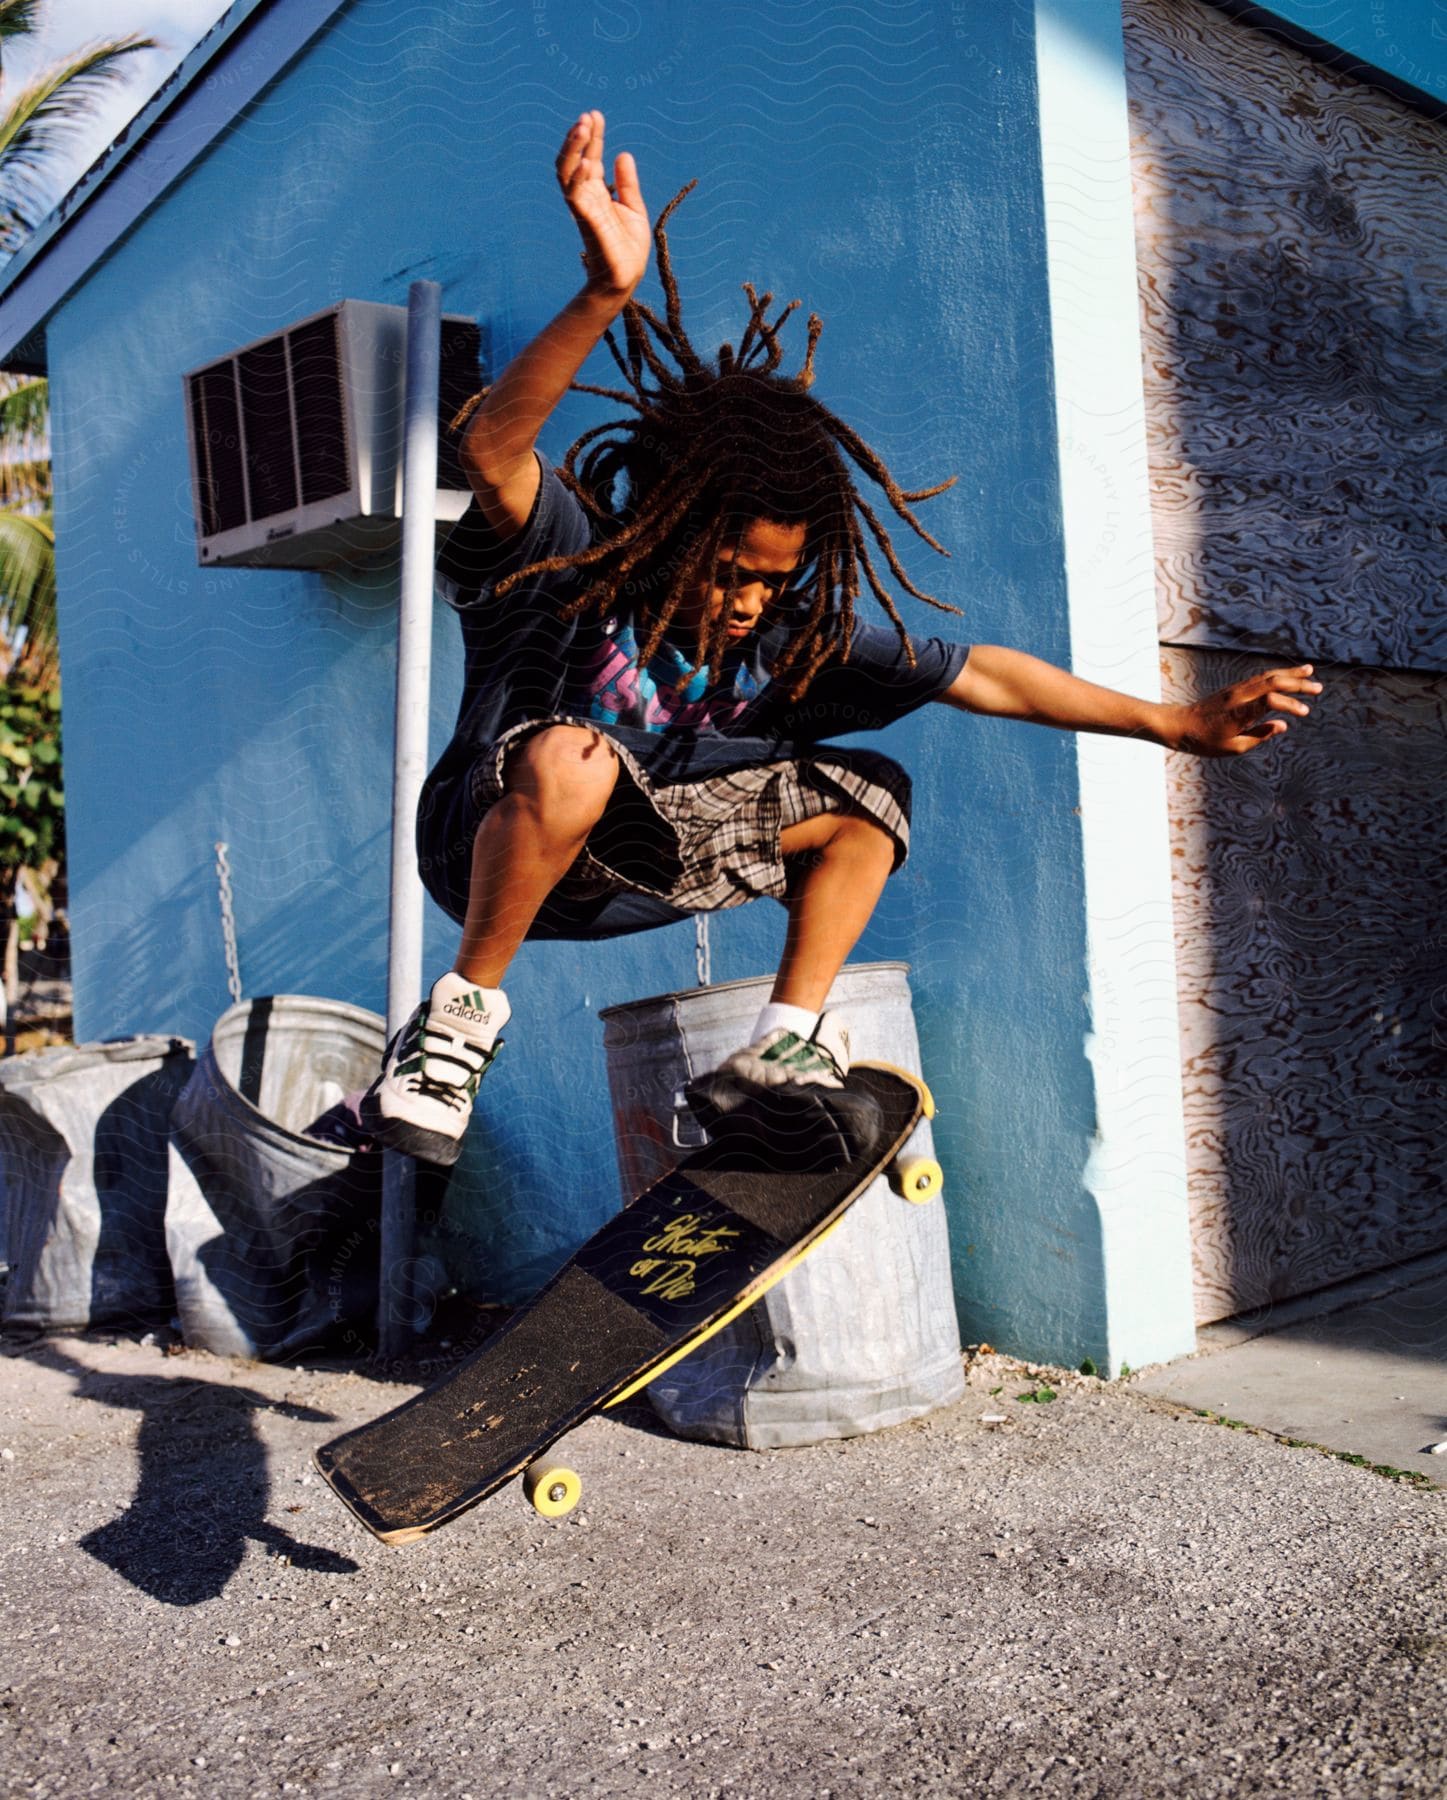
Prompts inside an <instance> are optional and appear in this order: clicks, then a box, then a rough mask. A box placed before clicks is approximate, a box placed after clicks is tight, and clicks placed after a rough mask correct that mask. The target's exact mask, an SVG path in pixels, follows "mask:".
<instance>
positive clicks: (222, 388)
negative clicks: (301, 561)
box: [191, 361, 246, 537]
mask: <svg viewBox="0 0 1447 1800" xmlns="http://www.w3.org/2000/svg"><path fill="white" fill-rule="evenodd" d="M191 427H192V431H193V433H194V436H195V452H196V467H197V470H198V471H199V474H200V482H199V485H200V490H201V492H200V499H201V506H202V512H203V516H204V520H205V527H204V528H205V532H206V535H207V536H208V537H214V536H215V534H216V533H217V532H218V531H233V530H235V528H236V527H237V526H238V525H244V524H245V523H246V493H245V489H244V488H243V486H242V480H241V413H240V411H239V409H238V407H237V405H236V369H235V366H234V365H233V364H232V363H231V362H229V361H228V362H224V363H217V364H216V365H215V366H214V367H213V368H210V369H202V370H201V371H200V372H199V373H198V374H195V375H193V376H192V377H191Z"/></svg>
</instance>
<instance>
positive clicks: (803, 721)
mask: <svg viewBox="0 0 1447 1800" xmlns="http://www.w3.org/2000/svg"><path fill="white" fill-rule="evenodd" d="M536 454H537V460H538V466H539V470H540V475H541V479H540V481H539V483H538V493H537V498H536V499H535V500H534V502H533V508H532V512H531V514H530V515H529V517H528V521H527V524H526V525H525V526H524V527H523V528H522V530H521V531H519V532H517V533H515V534H514V535H513V536H512V537H510V538H506V539H504V540H501V541H499V539H498V537H497V534H496V533H495V532H494V531H493V530H492V529H491V527H490V526H489V525H488V523H487V520H486V519H485V518H484V516H483V513H482V509H481V507H480V506H479V505H478V503H477V501H476V499H475V498H474V499H473V501H472V502H471V504H470V505H469V506H468V508H467V511H466V512H465V513H464V514H463V515H462V517H461V518H460V519H459V520H458V522H457V523H456V525H454V526H453V528H452V530H451V532H450V533H449V535H448V537H447V540H446V542H445V543H444V545H443V547H442V550H441V552H440V553H439V555H438V559H437V590H438V592H439V593H440V594H441V595H442V597H443V599H444V600H446V601H447V603H448V604H449V605H450V606H451V607H452V608H453V609H454V610H455V611H456V612H457V614H458V618H459V621H460V624H461V627H462V643H463V657H464V666H463V690H462V704H461V708H460V710H459V712H458V717H457V724H456V727H455V729H454V731H453V735H452V741H451V742H450V743H449V744H448V746H447V749H446V750H445V751H444V752H443V754H442V756H441V757H440V758H439V760H438V762H437V764H436V766H435V767H434V768H433V770H432V772H431V773H430V774H429V775H428V777H427V780H426V783H425V784H424V786H423V790H422V798H421V802H420V805H419V808H418V816H417V848H418V856H419V860H420V863H421V868H422V875H423V881H424V883H425V885H426V886H427V888H428V891H429V892H430V893H431V894H432V895H433V898H434V899H436V900H437V901H438V903H439V904H440V905H442V906H443V907H444V908H445V910H446V911H448V912H449V913H451V914H452V916H453V917H454V918H460V916H461V907H462V906H463V905H465V899H466V885H465V884H466V881H467V877H468V870H469V868H470V860H471V834H472V832H473V831H475V828H476V820H475V818H470V817H469V794H468V788H469V774H470V771H471V769H472V766H473V764H474V763H475V761H476V760H477V757H478V756H479V755H480V754H481V753H482V752H483V751H485V750H486V749H487V747H488V746H489V745H490V744H492V743H493V742H495V741H496V739H497V738H499V737H500V736H501V735H502V734H503V732H505V731H508V730H510V729H511V728H512V727H513V726H514V725H518V724H521V723H523V722H524V721H525V720H528V719H536V718H545V717H547V716H548V715H549V714H551V713H570V714H572V715H573V716H574V717H578V718H588V719H591V720H593V721H594V722H595V723H596V724H597V726H598V729H599V730H600V731H603V732H606V733H607V734H608V735H609V736H610V737H613V738H616V739H617V740H618V741H619V742H620V743H622V744H624V745H626V747H627V748H628V749H629V750H630V751H631V752H632V754H633V755H634V756H635V757H636V758H637V760H638V762H639V763H640V764H641V765H642V766H643V768H645V769H646V770H647V771H648V773H649V775H650V776H651V777H652V779H653V780H654V781H656V782H658V783H660V784H669V783H674V782H680V781H689V780H696V779H699V778H701V777H703V776H706V775H712V774H716V773H718V772H720V771H721V770H725V769H736V768H739V767H744V766H748V765H752V764H756V763H760V762H778V761H781V760H783V759H785V758H788V757H793V756H797V755H801V754H807V752H808V750H809V747H810V746H811V745H814V744H817V743H818V742H820V741H821V740H824V739H827V738H831V737H840V736H843V735H844V734H846V733H848V732H855V731H878V730H881V729H882V728H883V727H884V726H886V725H888V724H891V723H892V722H893V721H894V720H895V719H900V718H903V717H904V716H905V715H906V714H907V713H911V712H913V711H914V710H915V709H916V708H917V707H920V706H923V705H924V704H925V703H926V702H927V701H930V700H933V699H935V698H936V697H937V696H938V695H940V694H941V693H943V692H944V690H945V689H946V688H947V687H949V685H950V683H951V682H952V681H953V680H954V679H955V677H956V675H958V674H959V672H960V669H961V668H962V667H963V666H964V662H965V658H966V657H967V656H968V654H969V649H968V646H967V645H965V644H959V643H952V642H949V641H948V640H946V639H943V638H937V637H926V638H920V637H914V636H913V635H911V639H910V642H911V644H912V646H913V649H914V653H915V666H914V668H912V669H911V668H910V667H909V665H908V663H907V662H906V661H905V656H904V649H903V646H902V645H901V643H900V640H899V635H898V633H897V632H896V631H895V630H894V628H893V627H892V626H880V625H874V624H868V623H865V622H863V621H861V620H859V619H856V620H855V624H854V634H853V641H852V643H851V645H850V650H849V655H848V658H847V660H840V661H837V662H834V663H831V664H828V665H826V666H825V667H824V668H823V669H821V670H820V671H819V673H818V674H817V675H815V677H814V679H813V681H812V682H811V684H810V686H809V689H808V691H807V693H806V694H805V695H804V697H803V698H802V699H801V700H799V701H797V702H791V701H790V700H789V698H788V695H787V691H786V690H787V687H788V685H789V680H788V678H787V677H786V678H785V679H784V680H781V681H779V682H777V683H775V682H772V681H771V680H770V669H771V668H772V667H773V665H774V662H775V660H776V659H777V657H778V656H779V654H780V652H781V650H782V649H783V647H784V646H785V645H786V644H787V643H788V641H789V636H790V632H791V630H792V629H793V627H792V626H791V624H790V621H789V617H788V614H787V613H786V612H783V611H782V610H781V611H778V612H776V613H775V615H774V616H773V618H772V619H771V621H770V623H769V624H767V625H765V626H763V627H761V628H760V629H758V630H756V631H754V632H753V633H751V634H750V636H749V637H748V638H746V639H744V640H743V642H742V643H741V644H737V645H732V646H730V647H729V649H728V650H727V651H726V653H725V657H724V660H723V662H722V664H721V667H720V677H719V680H718V681H717V682H716V683H714V684H713V685H711V686H708V685H706V672H704V671H697V672H691V671H690V670H689V666H688V665H689V662H690V660H691V656H690V654H689V653H691V651H692V643H691V642H690V643H689V644H687V645H685V644H682V643H677V644H675V643H673V642H672V641H671V640H670V639H669V638H667V637H665V638H664V640H663V642H662V644H661V646H660V649H659V651H658V653H656V654H655V656H654V657H653V658H652V659H651V661H650V663H649V667H648V668H647V669H646V670H643V671H640V670H639V669H638V667H637V643H636V638H635V636H634V621H633V620H632V619H631V618H629V617H627V616H618V617H614V618H603V617H600V616H599V615H598V614H596V613H593V612H586V613H584V614H583V615H582V616H580V617H578V618H574V619H570V620H565V619H563V618H562V617H561V609H562V607H563V606H564V605H565V604H566V603H567V601H568V599H570V598H571V597H572V596H573V595H575V594H576V593H577V592H578V585H577V584H578V582H579V580H580V579H582V580H584V581H586V579H587V571H586V570H584V571H581V572H580V571H576V570H563V571H560V572H555V573H552V574H547V575H540V576H536V577H534V578H532V579H531V580H529V581H528V582H526V583H523V584H522V585H520V586H519V587H516V588H513V589H512V590H511V591H510V592H509V593H507V594H505V595H504V596H503V597H502V598H501V599H498V598H497V597H496V596H495V594H494V592H493V588H494V585H495V583H496V582H498V581H499V580H501V578H502V577H503V576H504V575H507V574H510V573H511V572H512V571H513V570H514V569H519V568H523V567H524V566H526V565H527V564H529V563H534V562H541V561H543V560H544V559H545V558H547V557H553V556H571V555H574V554H576V553H577V552H578V551H579V550H582V549H585V548H586V547H587V546H588V545H589V544H590V542H591V541H592V536H593V525H592V521H591V519H590V518H589V516H588V514H587V512H586V511H585V510H584V509H583V507H582V506H581V505H580V504H579V502H578V500H577V499H576V497H575V496H574V495H573V494H571V493H569V491H568V490H567V488H566V487H564V485H563V483H562V482H561V481H560V480H559V479H558V476H557V474H556V472H555V471H554V469H553V466H552V464H551V463H550V462H549V461H548V459H547V457H546V456H544V455H543V453H542V452H541V451H538V452H536ZM691 635H692V634H690V637H691ZM554 912H559V914H560V917H559V919H558V920H557V921H556V924H557V925H559V926H561V925H564V924H569V923H571V924H574V925H576V927H577V929H555V928H553V924H554V922H553V921H552V919H551V915H552V914H553V913H554ZM570 912H577V913H578V915H579V916H578V917H577V918H576V920H571V919H565V918H563V917H562V915H563V914H569V913H570ZM583 912H586V913H587V914H588V916H587V918H586V919H585V918H584V917H583V916H582V913H583ZM544 914H545V915H547V916H545V917H542V918H540V921H539V926H538V928H537V929H536V930H535V931H534V932H532V933H530V934H529V935H530V936H584V937H601V936H610V935H613V934H614V933H616V932H620V931H635V930H643V929H646V928H647V927H648V926H650V925H655V924H665V923H668V922H669V921H670V920H673V919H677V918H680V917H683V916H684V915H682V914H680V913H679V912H677V911H676V910H675V909H673V908H671V907H667V906H665V905H664V904H663V903H662V902H656V901H652V900H649V899H648V898H647V897H646V896H642V895H631V894H629V895H618V896H612V897H611V899H610V902H609V903H608V905H607V906H604V907H601V908H600V905H599V903H597V902H594V903H593V904H592V906H591V908H583V909H581V910H580V909H578V908H573V909H568V908H560V906H559V903H558V902H557V900H556V896H555V897H554V898H553V900H550V902H549V903H548V906H547V907H546V908H545V909H544ZM585 927H586V928H585Z"/></svg>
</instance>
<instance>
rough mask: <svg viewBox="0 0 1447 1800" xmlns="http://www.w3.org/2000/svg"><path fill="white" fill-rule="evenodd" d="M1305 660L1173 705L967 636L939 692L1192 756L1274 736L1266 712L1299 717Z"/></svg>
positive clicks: (960, 701)
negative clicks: (958, 663)
mask: <svg viewBox="0 0 1447 1800" xmlns="http://www.w3.org/2000/svg"><path fill="white" fill-rule="evenodd" d="M1311 670H1312V665H1311V664H1310V663H1302V664H1301V665H1300V666H1299V667H1298V668H1294V669H1268V670H1267V671H1266V672H1265V673H1264V674H1261V675H1253V676H1251V677H1250V678H1249V679H1248V680H1246V681H1238V682H1235V683H1233V684H1232V686H1230V687H1225V688H1219V689H1218V690H1217V691H1216V692H1215V693H1214V694H1207V695H1206V696H1205V698H1204V699H1201V700H1196V701H1191V702H1189V703H1186V704H1183V705H1178V706H1173V705H1168V704H1166V703H1165V702H1163V701H1152V700H1137V699H1135V698H1134V697H1133V696H1132V695H1130V694H1118V693H1116V692H1115V690H1114V689H1113V688H1103V687H1096V686H1095V684H1094V683H1093V682H1089V681H1082V680H1080V678H1079V677H1078V676H1075V675H1071V674H1069V673H1067V671H1066V670H1064V669H1057V668H1056V667H1055V665H1054V664H1053V663H1048V662H1042V661H1041V660H1040V658H1039V657H1038V656H1027V655H1026V654H1025V652H1024V651H1023V650H1007V649H1004V648H1002V647H1001V646H1000V645H999V644H975V645H973V646H972V647H971V650H970V654H969V656H968V658H967V659H966V662H965V666H964V668H963V669H961V670H960V672H959V674H958V675H957V676H956V678H955V680H954V681H953V682H952V683H951V685H950V686H949V687H948V688H946V690H945V691H944V693H943V694H941V695H940V696H939V697H940V699H941V701H943V702H944V703H945V704H946V705H947V706H955V707H958V708H959V709H960V711H961V712H973V713H986V714H990V715H993V716H994V717H996V718H1001V719H1024V720H1026V721H1027V722H1028V723H1030V724H1032V725H1053V726H1055V727H1056V728H1057V729H1059V730H1061V731H1097V732H1105V733H1108V734H1109V735H1110V736H1112V737H1136V738H1144V739H1145V740H1146V741H1147V742H1148V743H1152V744H1159V745H1161V747H1162V748H1163V749H1166V750H1184V751H1187V752H1189V753H1190V754H1191V755H1193V756H1239V755H1240V754H1241V753H1242V752H1243V751H1245V750H1254V749H1255V748H1256V746H1257V745H1258V744H1262V743H1265V742H1267V741H1268V740H1269V739H1271V738H1274V737H1280V736H1281V734H1282V733H1283V732H1284V731H1286V729H1287V724H1286V721H1285V720H1284V719H1268V718H1266V717H1265V715H1266V714H1267V713H1269V712H1290V713H1295V714H1296V715H1298V716H1299V717H1305V716H1306V714H1307V713H1309V712H1310V711H1311V708H1310V707H1309V706H1308V705H1307V704H1306V702H1305V701H1304V700H1298V699H1296V698H1295V696H1296V695H1297V694H1319V693H1320V692H1321V685H1322V684H1321V683H1320V682H1319V681H1313V680H1311V679H1310V677H1311Z"/></svg>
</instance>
